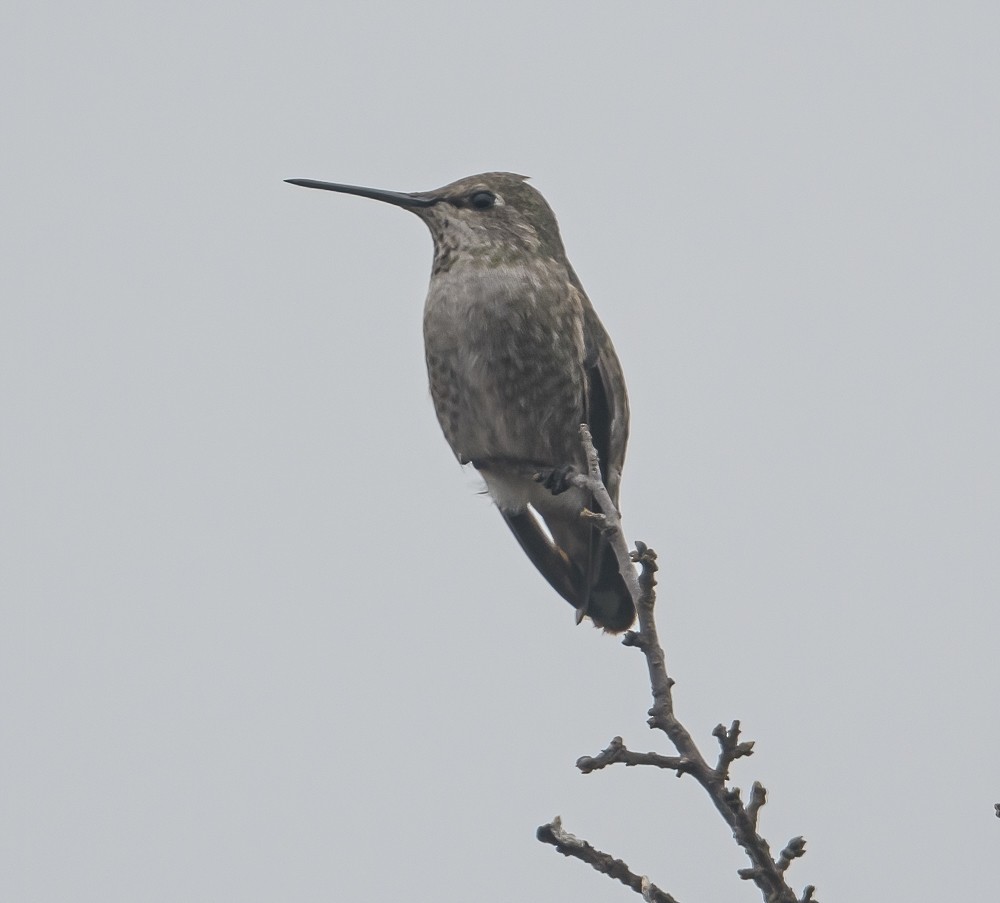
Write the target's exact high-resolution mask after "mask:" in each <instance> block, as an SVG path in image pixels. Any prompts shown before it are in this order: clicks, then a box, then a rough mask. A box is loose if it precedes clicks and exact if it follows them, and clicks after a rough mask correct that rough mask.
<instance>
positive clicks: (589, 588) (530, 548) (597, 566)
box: [500, 511, 635, 633]
mask: <svg viewBox="0 0 1000 903" xmlns="http://www.w3.org/2000/svg"><path fill="white" fill-rule="evenodd" d="M500 513H501V514H502V515H503V519H504V520H505V521H506V522H507V526H508V527H510V529H511V532H512V533H513V534H514V536H515V538H516V539H517V541H518V542H519V543H520V545H521V548H522V549H523V550H524V552H525V554H526V555H527V556H528V558H529V559H531V563H532V564H533V565H534V566H535V567H536V568H538V570H539V572H540V573H541V574H542V576H543V577H545V579H546V580H548V581H549V584H550V585H551V586H552V588H553V589H554V590H555V591H556V592H557V593H559V595H560V596H562V597H563V598H564V599H565V600H566V601H567V602H569V603H570V605H572V606H573V607H574V608H575V609H577V611H578V612H580V613H581V617H582V616H584V615H586V616H587V617H589V618H590V619H591V620H592V621H593V622H594V624H595V625H596V626H597V627H601V628H603V629H604V630H606V631H607V632H608V633H621V632H622V631H623V630H627V629H628V628H629V627H631V626H632V622H633V621H634V620H635V606H634V605H633V604H632V596H631V594H630V593H629V591H628V587H627V586H626V584H625V580H624V579H623V578H622V575H621V573H620V571H619V569H618V559H617V557H616V556H615V553H614V550H613V549H612V548H611V546H610V544H609V543H608V541H607V540H606V539H605V538H604V537H603V536H601V535H600V533H599V531H597V530H595V529H594V528H593V527H591V526H589V525H588V524H586V523H583V522H582V521H580V522H579V523H577V524H574V525H573V528H572V533H573V536H572V538H573V539H574V540H576V541H575V542H568V541H564V542H559V541H558V539H557V540H556V541H553V539H550V538H549V536H548V535H547V534H546V532H545V530H543V529H542V527H541V525H540V524H539V523H538V521H537V520H536V518H535V517H534V515H533V514H532V513H531V512H529V511H523V512H519V513H510V512H507V511H501V512H500ZM560 526H561V527H562V526H563V525H560ZM582 531H586V532H585V533H582ZM557 532H558V533H560V534H563V538H564V540H566V539H569V538H570V537H569V535H568V533H567V531H566V529H565V528H563V529H558V530H557ZM581 551H582V552H583V554H580V553H581ZM574 553H575V554H574ZM581 559H582V560H581Z"/></svg>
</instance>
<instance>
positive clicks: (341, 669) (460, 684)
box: [0, 0, 1000, 903]
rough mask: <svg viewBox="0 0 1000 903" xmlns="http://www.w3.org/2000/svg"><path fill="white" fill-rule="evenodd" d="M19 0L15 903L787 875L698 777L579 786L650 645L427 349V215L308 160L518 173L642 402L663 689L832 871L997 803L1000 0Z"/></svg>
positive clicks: (858, 892)
mask: <svg viewBox="0 0 1000 903" xmlns="http://www.w3.org/2000/svg"><path fill="white" fill-rule="evenodd" d="M2 15H3V21H2V23H0V25H2V27H0V42H2V45H3V46H2V48H0V50H2V52H0V70H2V71H0V75H2V78H3V83H4V85H5V90H4V92H3V97H2V100H0V103H2V104H3V111H2V121H3V125H4V138H3V141H2V142H0V164H2V170H3V178H2V179H0V185H2V188H0V190H2V197H0V208H2V210H3V213H2V223H3V249H4V255H3V256H4V262H3V266H2V271H0V280H2V283H0V294H2V326H0V380H2V410H0V415H2V424H3V426H2V432H0V493H2V497H0V529H2V534H0V556H2V572H0V592H2V611H3V614H2V624H3V627H2V631H0V699H2V722H3V727H2V735H0V760H2V761H0V784H2V787H0V791H2V797H3V799H4V803H3V814H2V816H0V832H2V837H0V840H2V848H3V851H2V856H0V897H2V898H3V899H4V900H10V901H18V903H21V901H25V903H27V901H56V900H67V901H70V900H72V901H74V903H80V901H95V903H96V901H100V903H114V901H123V903H125V901H128V903H132V901H136V900H141V901H144V903H159V901H185V903H190V901H223V900H238V901H245V903H263V901H297V903H306V901H327V900H339V899H343V900H390V899H400V898H405V899H414V898H415V899H437V900H449V901H451V900H454V901H458V900H468V899H470V898H474V899H485V900H512V899H513V900H546V901H567V903H568V901H579V900H595V901H596V900H613V899H621V900H624V899H626V898H627V896H626V895H627V894H628V893H629V892H628V891H627V890H625V889H624V888H621V887H620V886H618V885H613V884H612V883H611V882H609V881H608V879H607V878H604V877H602V876H600V875H597V874H596V873H594V872H592V871H591V870H590V869H588V868H586V867H585V866H583V865H581V864H580V863H577V862H573V861H567V860H564V859H563V858H562V857H560V856H559V855H557V854H556V853H555V852H554V851H553V850H552V849H551V848H549V847H544V846H542V845H541V844H539V843H538V842H537V841H536V840H535V839H534V830H535V827H536V826H537V825H539V824H542V823H543V822H546V821H548V820H549V819H551V818H552V817H553V816H554V815H556V814H557V813H558V814H561V815H562V816H563V818H564V820H565V824H566V827H567V828H568V830H570V831H572V832H574V833H576V834H578V835H580V836H583V837H586V838H587V839H589V840H590V841H591V842H592V843H594V844H595V845H597V846H598V847H600V848H602V849H604V850H607V851H609V852H611V853H613V854H614V855H616V856H620V857H623V858H624V859H625V860H626V861H627V862H628V863H629V864H630V865H631V866H632V867H633V868H634V869H635V870H637V871H639V872H642V873H646V874H648V875H649V876H650V877H651V878H652V879H653V880H654V881H656V882H657V883H659V884H660V886H661V887H663V888H665V889H667V890H669V891H670V892H671V893H673V894H675V895H676V896H677V897H678V898H679V899H680V900H681V901H683V903H698V901H720V903H721V901H731V900H746V901H752V900H755V899H759V896H758V895H757V892H756V890H755V889H754V888H752V887H750V886H748V885H746V884H744V883H741V882H740V881H739V880H738V879H737V877H736V874H735V871H736V869H737V868H739V867H742V866H743V865H744V864H745V861H744V859H743V857H742V854H741V853H740V852H739V851H738V850H737V849H736V848H735V846H734V845H733V843H732V841H731V839H730V838H729V836H728V834H727V831H726V829H725V827H724V825H723V824H722V822H721V820H720V819H719V818H718V816H717V815H716V813H715V812H714V811H713V810H712V808H711V806H710V804H709V803H708V801H707V799H705V798H703V796H702V794H701V793H700V792H699V791H698V789H697V788H696V787H695V786H694V784H693V783H692V782H691V781H688V780H680V781H678V780H675V779H673V778H671V777H669V776H667V775H661V774H658V773H652V772H644V771H641V770H637V769H628V770H626V769H624V768H622V769H618V770H615V769H611V770H608V771H605V772H602V773H599V774H595V775H590V776H586V777H584V776H581V775H580V774H578V773H577V771H576V769H575V768H574V767H573V763H574V761H575V760H576V758H577V757H578V756H581V755H587V754H593V753H595V752H597V751H598V750H600V749H601V748H602V747H604V746H605V745H606V743H607V741H608V740H609V739H610V738H611V737H613V736H614V735H616V734H621V735H623V736H624V738H625V740H626V741H627V742H628V743H629V744H630V745H631V746H633V747H634V748H637V749H640V750H646V749H652V748H657V749H660V750H663V751H665V750H666V747H665V746H664V744H663V743H662V742H661V741H660V739H659V738H658V737H655V736H653V735H651V733H650V732H649V730H648V728H647V727H646V725H645V717H646V715H645V713H646V709H647V707H648V687H647V682H646V676H645V668H644V663H643V661H642V658H641V656H640V655H638V653H636V652H635V651H633V650H628V649H623V648H621V647H620V645H619V644H618V643H617V642H616V641H614V640H612V639H610V638H607V637H604V636H602V635H601V634H600V633H599V632H598V631H595V630H592V629H589V628H587V627H581V628H574V626H573V617H572V611H571V609H570V608H569V606H567V605H566V604H565V603H564V602H562V601H561V600H559V599H558V598H557V597H556V596H555V595H554V594H553V593H552V592H551V591H550V590H549V589H548V587H547V585H546V584H545V582H544V581H543V580H542V579H541V578H540V577H539V576H538V575H537V574H536V573H535V571H534V570H533V568H532V567H531V566H530V564H528V562H527V560H526V559H524V557H523V555H522V554H521V552H520V551H519V549H518V548H517V546H516V543H515V542H514V541H513V539H512V538H511V537H510V536H509V535H508V532H507V530H506V528H505V527H504V525H503V523H502V521H501V519H500V518H499V517H498V516H497V515H496V513H495V512H494V511H492V510H491V506H490V503H489V501H488V500H487V499H486V498H484V497H481V496H479V495H477V489H478V485H479V484H478V481H477V480H476V478H475V475H474V474H472V473H465V472H463V471H462V470H460V469H459V468H458V466H457V465H456V464H455V462H454V459H453V458H452V456H451V453H450V451H449V450H448V448H447V445H446V444H445V442H444V440H443V438H442V437H441V435H440V433H439V430H438V426H437V423H436V421H435V418H434V415H433V412H432V409H431V404H430V400H429V397H428V394H427V390H426V383H425V374H424V364H423V351H422V347H421V335H420V320H421V308H422V302H423V296H424V293H425V289H426V283H427V278H428V275H429V269H430V249H431V242H430V237H429V235H428V234H427V233H426V230H425V228H424V227H423V226H422V225H421V224H420V222H419V221H418V220H417V219H416V218H415V217H413V216H411V215H409V214H407V213H406V212H404V211H400V210H397V209H393V208H391V207H388V206H385V205H380V204H377V203H374V202H371V201H366V200H362V199H358V198H350V197H342V196H335V195H330V194H326V193H321V192H309V191H305V190H303V189H300V188H294V187H292V186H288V185H285V184H283V182H282V179H285V178H290V177H310V178H317V179H329V180H335V181H344V182H354V183H358V184H368V185H374V186H379V187H385V188H394V189H401V190H418V189H428V188H433V187H436V186H439V185H442V184H444V183H446V182H449V181H451V180H453V179H455V178H458V177H460V176H464V175H468V174H471V173H475V172H480V171H484V170H493V169H507V170H513V171H515V172H523V173H527V174H529V175H531V176H533V178H534V184H535V185H536V186H537V187H538V188H539V189H540V190H541V191H542V192H543V193H544V194H545V195H546V197H547V198H548V199H549V201H550V202H551V204H552V206H553V207H554V208H555V210H556V212H557V214H558V215H559V218H560V223H561V226H562V230H563V237H564V239H565V241H566V245H567V247H568V250H569V254H570V257H571V259H572V261H573V263H574V265H575V266H576V269H577V271H578V272H579V274H580V276H581V278H582V280H583V283H584V285H585V286H586V287H587V289H588V292H589V294H590V296H591V298H592V300H593V301H594V304H595V305H596V307H597V308H598V310H599V312H600V314H601V317H602V318H603V320H604V322H605V324H606V325H607V327H608V330H609V331H610V333H611V334H612V336H613V338H614V341H615V344H616V346H617V349H618V351H619V354H620V357H621V359H622V361H623V364H624V367H625V371H626V375H627V377H628V381H629V388H630V393H631V398H632V407H633V438H632V443H631V446H630V454H629V460H628V464H627V467H626V471H625V482H624V487H623V508H624V512H625V518H626V526H627V528H628V531H629V534H630V537H631V538H632V539H642V540H644V541H646V542H648V543H649V544H651V545H652V546H653V547H654V548H656V549H657V550H658V551H659V553H660V556H661V562H662V565H663V569H662V573H661V583H660V586H661V596H660V599H661V602H660V609H659V621H660V629H661V633H662V635H663V637H664V639H665V640H666V643H667V652H668V660H669V664H670V667H671V671H672V673H673V675H674V676H675V678H676V679H677V681H678V684H677V689H676V699H677V707H678V711H679V713H680V715H681V717H682V718H683V720H684V721H685V722H686V723H687V725H688V726H689V727H690V728H691V730H692V731H694V732H695V734H696V735H697V736H698V738H699V740H701V741H703V743H704V746H705V747H706V748H707V749H709V750H711V749H712V746H713V743H714V740H712V738H711V737H710V736H709V733H710V731H711V729H712V727H714V725H715V724H716V723H718V722H719V721H724V722H727V723H728V722H729V720H731V719H733V718H740V719H742V720H743V723H744V727H745V731H746V737H747V738H748V739H754V740H756V742H757V746H756V750H757V753H756V755H754V756H753V757H752V758H751V759H749V760H746V761H744V762H742V763H740V764H739V765H738V767H737V768H736V769H735V772H734V777H735V780H736V781H737V782H738V783H739V784H740V785H742V786H743V787H749V785H750V783H751V782H752V781H753V780H754V779H759V780H761V781H763V782H764V783H765V785H766V786H767V788H768V789H769V791H770V802H769V803H768V805H767V806H766V807H765V810H764V812H763V816H762V829H763V833H764V834H765V835H766V836H767V837H768V838H769V839H770V840H771V842H772V844H773V845H774V848H775V850H777V849H780V847H781V846H782V845H783V844H784V843H785V841H787V840H788V839H789V838H790V837H792V836H793V835H796V834H803V835H805V837H806V839H807V841H808V850H809V852H808V855H807V856H806V858H805V859H804V860H802V861H800V862H798V863H796V864H795V865H794V866H793V869H792V872H791V875H792V878H793V881H794V883H795V885H796V886H797V887H799V888H801V886H802V885H803V884H805V883H814V884H816V885H817V886H818V896H819V898H820V899H821V900H823V901H834V900H854V901H859V900H876V899H901V900H902V899H906V900H943V899H954V900H957V899H979V898H982V897H983V895H984V894H985V895H989V894H990V893H993V892H995V889H996V875H997V872H996V862H997V858H998V851H1000V822H998V821H997V820H996V819H995V818H994V816H993V803H994V802H996V801H1000V773H998V768H997V750H998V749H1000V719H998V718H997V708H998V702H997V700H998V693H997V688H998V685H1000V665H998V655H997V645H998V637H1000V613H998V606H997V597H998V592H1000V569H998V563H997V559H998V556H997V551H998V549H997V545H998V536H1000V529H998V528H1000V515H998V511H1000V479H998V476H997V462H998V461H1000V420H998V416H997V412H998V402H1000V398H998V386H1000V379H998V377H1000V306H998V289H1000V265H998V262H997V260H998V255H997V240H998V235H1000V183H998V175H997V173H998V167H997V161H998V160H1000V115H998V102H997V101H998V93H1000V56H998V54H997V46H998V38H1000V7H998V6H997V5H996V4H995V3H987V2H982V3H961V2H959V3H952V4H913V3H904V2H895V3H891V2H875V3H872V2H863V3H862V2H843V3H837V4H814V3H809V4H805V3H792V2H773V3H754V4H748V3H732V2H723V3H713V4H693V3H692V4H679V3H662V2H661V3H646V2H638V3H628V4H621V5H619V6H617V7H615V8H614V10H613V11H612V8H611V7H604V8H602V9H595V8H594V7H593V6H591V7H589V8H587V7H585V6H581V5H578V6H571V5H570V4H561V3H550V2H540V3H539V2H535V3H522V2H511V3H507V4H505V5H504V6H503V7H499V6H485V5H477V4H469V3H444V2H426V3H419V4H403V3H394V4H382V5H379V4H346V3H291V4H289V3H268V2H254V0H250V2H248V3H228V4H226V3H184V2H182V3H175V4H159V5H153V6H151V5H148V4H137V3H125V2H117V3H116V2H102V0H98V2H96V3H88V4H82V5H81V4H71V3H66V2H63V3H33V4H27V3H20V4H14V5H9V6H8V7H6V8H5V12H4V13H3V14H2Z"/></svg>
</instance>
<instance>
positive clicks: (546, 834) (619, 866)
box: [535, 815, 677, 903]
mask: <svg viewBox="0 0 1000 903" xmlns="http://www.w3.org/2000/svg"><path fill="white" fill-rule="evenodd" d="M535 836H536V837H537V838H538V839H539V840H540V841H541V842H542V843H550V844H552V846H554V847H555V848H556V849H557V850H558V851H559V852H560V853H562V854H563V856H572V857H574V858H575V859H579V860H580V861H581V862H586V863H587V864H588V865H591V866H593V867H594V868H595V869H597V871H599V872H602V873H603V874H605V875H607V876H608V877H609V878H614V879H615V880H616V881H621V883H622V884H624V885H626V886H627V887H630V888H632V890H634V891H635V892H636V893H638V894H642V897H643V899H644V900H648V901H650V903H677V899H676V897H672V896H670V894H668V893H667V892H666V891H662V890H660V889H659V888H658V887H657V886H656V885H655V884H653V883H651V882H650V880H649V879H648V878H646V877H645V876H643V875H636V874H635V873H634V872H633V871H632V870H631V869H630V868H629V867H628V866H627V865H626V864H625V863H624V862H622V861H621V860H620V859H615V858H614V857H613V856H611V855H610V854H609V853H602V852H601V851H600V850H598V849H595V848H594V847H592V846H591V845H590V844H589V843H587V841H585V840H580V839H579V838H578V837H574V836H573V835H572V834H570V833H569V832H568V831H564V830H563V826H562V819H561V818H560V817H559V816H558V815H557V816H556V817H555V818H554V819H552V821H551V822H549V823H548V824H547V825H541V826H540V827H539V828H538V830H537V831H536V832H535Z"/></svg>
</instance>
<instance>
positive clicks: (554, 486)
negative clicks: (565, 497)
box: [534, 464, 576, 495]
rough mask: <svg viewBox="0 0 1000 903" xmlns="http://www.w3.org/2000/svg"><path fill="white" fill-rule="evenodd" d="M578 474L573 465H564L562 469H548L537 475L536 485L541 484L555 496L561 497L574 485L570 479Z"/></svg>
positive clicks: (535, 477)
mask: <svg viewBox="0 0 1000 903" xmlns="http://www.w3.org/2000/svg"><path fill="white" fill-rule="evenodd" d="M575 474H576V469H575V468H574V467H573V465H572V464H564V465H563V466H562V467H547V468H546V469H545V470H540V471H539V472H538V473H536V474H535V476H534V480H535V482H536V483H541V484H542V485H543V486H544V487H545V488H546V489H548V490H549V492H551V493H552V494H553V495H560V494H561V493H563V492H565V491H566V490H567V489H569V488H570V487H571V486H572V485H573V484H572V483H571V482H570V477H572V476H574V475H575Z"/></svg>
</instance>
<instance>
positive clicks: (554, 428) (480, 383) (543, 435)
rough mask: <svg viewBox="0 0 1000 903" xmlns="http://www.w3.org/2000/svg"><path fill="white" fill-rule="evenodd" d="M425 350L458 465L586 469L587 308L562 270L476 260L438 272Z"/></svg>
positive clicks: (549, 263) (548, 263)
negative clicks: (494, 462) (581, 433)
mask: <svg viewBox="0 0 1000 903" xmlns="http://www.w3.org/2000/svg"><path fill="white" fill-rule="evenodd" d="M424 342H425V348H426V355H427V372H428V376H429V378H430V389H431V397H432V398H433V400H434V407H435V410H436V411H437V416H438V420H439V421H440V423H441V428H442V429H443V431H444V434H445V437H446V438H447V440H448V442H449V444H450V445H451V447H452V449H453V451H454V452H455V454H456V455H457V456H458V458H459V460H460V461H463V462H466V461H476V460H480V459H483V458H497V457H502V458H510V459H512V460H518V461H525V462H530V463H538V464H551V465H553V466H558V465H561V464H568V463H579V461H578V459H579V457H580V451H579V439H578V426H579V424H580V422H581V420H582V418H583V397H584V371H583V360H584V339H583V310H582V306H581V304H580V300H579V296H578V295H577V294H576V292H575V291H574V290H573V289H572V287H571V285H570V282H569V279H568V278H567V275H566V271H565V268H564V267H562V266H561V265H560V264H558V263H557V262H556V261H553V260H549V259H542V260H536V261H533V262H532V263H531V264H530V265H510V264H500V265H498V266H493V267H489V266H483V265H482V262H481V261H479V260H468V261H463V262H459V263H458V264H456V265H453V266H452V267H451V268H449V270H448V271H447V272H443V273H438V274H436V275H435V276H434V277H433V278H432V280H431V285H430V290H429V293H428V296H427V303H426V306H425V308H424Z"/></svg>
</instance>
